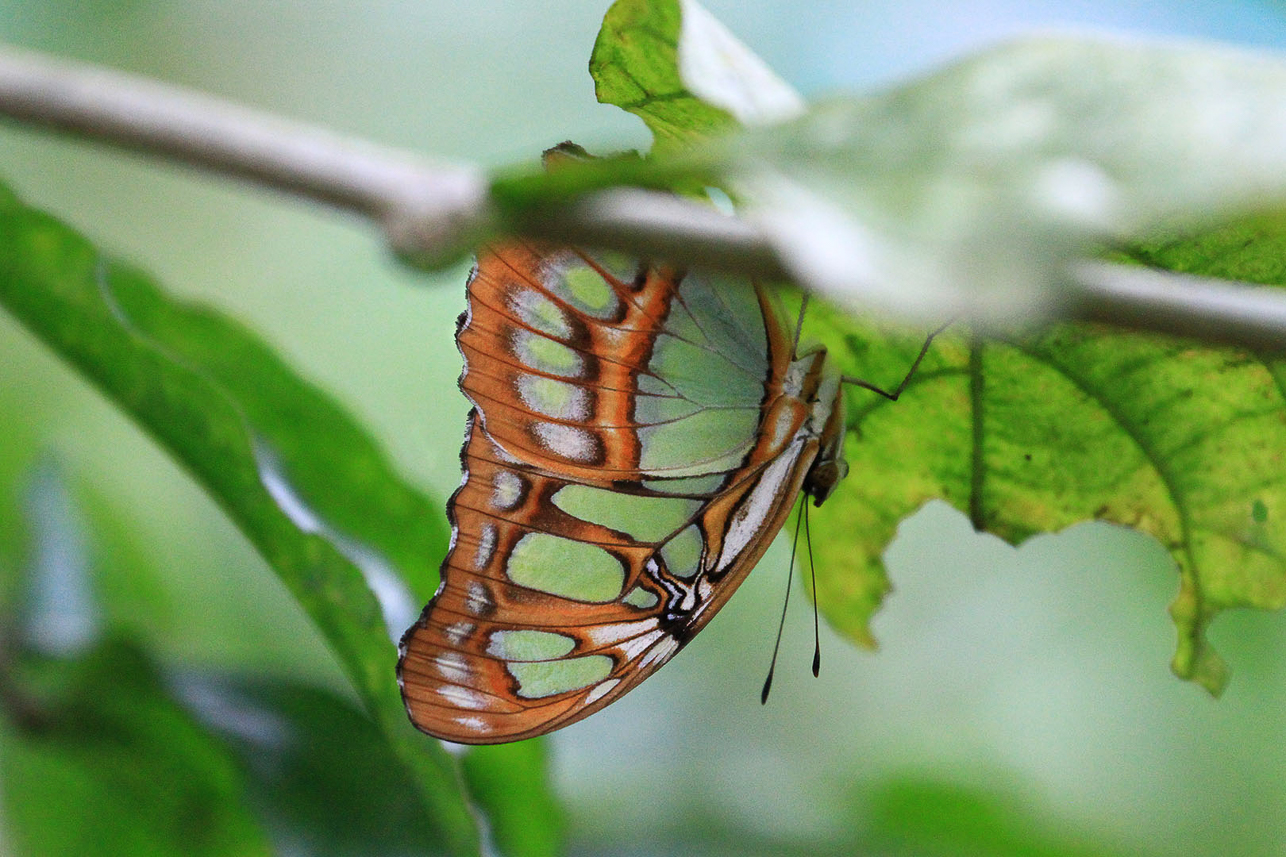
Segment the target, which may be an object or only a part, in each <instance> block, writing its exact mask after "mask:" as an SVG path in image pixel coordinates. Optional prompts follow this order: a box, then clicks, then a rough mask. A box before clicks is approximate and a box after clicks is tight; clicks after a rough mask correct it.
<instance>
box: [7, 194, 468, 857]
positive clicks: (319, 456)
mask: <svg viewBox="0 0 1286 857" xmlns="http://www.w3.org/2000/svg"><path fill="white" fill-rule="evenodd" d="M0 304H3V305H4V306H5V307H6V308H7V309H8V310H9V311H10V312H11V313H13V314H14V316H16V317H17V318H18V319H19V321H21V322H22V323H23V324H24V325H25V326H26V327H27V328H28V329H29V330H31V331H32V333H34V334H35V335H36V336H37V337H38V338H40V339H41V340H43V341H44V342H45V343H46V344H47V345H48V346H49V347H50V348H52V349H53V350H54V351H56V352H57V353H59V354H60V355H62V356H63V358H64V359H66V360H67V361H68V362H69V363H71V364H72V365H73V366H74V367H75V368H77V369H78V370H79V371H80V372H82V373H83V374H84V375H85V376H86V377H87V378H89V379H90V380H91V381H92V382H93V383H95V384H96V385H97V386H98V387H99V388H100V389H101V390H102V391H103V392H104V393H105V394H106V395H107V396H108V397H109V398H110V399H112V400H113V401H114V402H115V403H116V404H117V405H118V406H120V407H121V408H122V409H123V410H124V411H125V412H126V413H128V414H130V416H132V417H133V418H134V419H135V421H137V422H138V424H139V425H140V426H141V427H143V428H144V429H145V430H146V431H148V432H149V433H150V434H152V436H153V437H154V438H155V439H156V440H157V442H158V443H160V444H161V445H162V446H163V447H164V448H165V449H167V450H168V451H169V452H170V453H171V454H172V455H173V456H174V457H175V458H176V459H177V460H178V461H180V462H181V463H182V464H183V465H184V466H185V467H186V468H187V469H188V470H189V472H190V473H191V474H192V476H193V478H195V479H196V480H197V481H198V482H199V483H200V484H201V485H202V486H204V487H205V489H206V490H207V491H208V492H209V493H210V494H211V495H212V496H213V497H214V498H215V499H216V500H217V501H218V502H219V504H220V505H221V506H222V507H223V508H224V510H225V511H226V512H227V514H228V515H229V517H230V518H231V519H232V520H233V521H234V522H235V523H236V524H237V525H238V526H239V527H240V528H241V530H242V531H243V532H244V533H245V534H246V536H247V537H248V538H249V539H250V540H251V542H252V543H253V544H254V545H255V546H256V547H257V548H258V550H259V551H260V553H261V554H262V555H263V556H264V557H265V559H267V560H268V562H269V564H270V565H271V566H272V568H273V569H274V571H276V572H277V574H278V575H279V576H280V578H281V580H282V582H283V583H284V584H285V585H286V586H287V588H288V589H289V590H290V591H291V592H292V593H293V594H294V595H295V597H296V598H297V599H298V600H299V603H300V604H301V605H302V606H303V607H304V609H305V611H306V612H307V613H308V614H309V615H310V616H311V617H312V619H313V621H314V622H315V623H316V624H317V626H318V628H319V629H320V630H321V632H322V634H323V635H324V636H325V637H326V639H327V640H328V641H329V643H330V644H331V646H332V647H333V649H334V650H335V652H336V654H337V655H338V657H339V659H340V662H341V663H342V664H343V666H344V667H345V669H346V671H347V673H348V675H349V678H350V680H351V681H352V683H353V686H354V688H355V689H356V691H357V693H358V695H359V696H360V697H361V699H362V701H363V703H364V704H365V706H366V707H367V710H368V711H369V712H370V713H371V715H372V716H373V717H374V718H375V719H376V721H377V722H378V723H379V724H380V725H381V727H382V728H383V729H384V730H385V732H386V734H387V736H388V738H389V740H390V741H391V742H392V744H393V746H394V747H395V748H396V749H397V752H398V754H399V757H400V758H401V759H402V761H403V763H404V764H406V765H407V766H408V768H409V769H410V770H411V771H413V773H414V778H415V782H416V784H417V786H418V788H419V789H420V792H421V796H422V798H423V800H424V805H425V808H426V811H427V812H428V813H429V815H430V817H431V818H432V819H433V820H434V822H435V824H436V825H437V827H438V830H439V833H440V836H441V837H442V838H443V841H444V842H445V843H446V847H447V849H448V850H449V851H450V852H451V853H456V854H469V853H476V852H477V849H478V844H477V830H476V826H475V823H474V821H473V817H472V815H471V813H470V810H469V808H468V807H467V805H466V803H465V800H464V798H463V796H462V794H461V791H460V788H459V783H458V777H457V772H456V766H455V763H454V762H453V760H451V759H450V758H449V757H448V756H447V754H446V753H445V752H444V751H443V750H442V749H441V747H440V746H439V745H438V744H436V742H433V741H430V740H429V739H427V738H425V737H424V736H422V735H419V734H418V733H416V732H415V731H414V729H413V727H411V726H410V724H409V722H408V721H407V718H406V715H405V711H404V709H403V706H402V702H401V699H400V695H399V693H398V691H397V687H396V684H395V682H394V681H393V675H394V666H395V663H396V652H395V650H394V647H393V646H392V644H391V642H390V639H389V634H390V629H389V628H388V627H387V626H386V624H385V620H384V618H383V616H382V615H381V605H380V603H379V602H378V601H377V599H376V597H375V596H374V595H373V594H372V589H371V586H372V585H374V586H378V587H380V588H381V589H382V590H383V592H384V593H385V604H386V608H387V609H388V610H389V611H390V612H391V613H397V612H401V613H402V614H403V616H407V615H411V614H413V612H414V609H415V607H418V600H419V599H416V601H412V600H411V599H410V597H409V596H407V595H406V594H405V590H404V586H405V584H403V583H401V581H404V580H407V579H416V580H422V581H423V580H425V578H426V576H428V580H427V581H426V582H425V583H422V584H421V585H420V586H418V587H417V589H418V590H419V594H420V596H421V598H422V597H423V593H425V592H427V591H428V590H430V589H431V588H432V586H431V584H432V576H431V572H430V568H431V565H430V563H431V562H432V561H433V560H434V559H436V557H437V556H440V555H441V553H442V552H443V551H444V550H445V538H444V528H443V525H442V523H441V521H442V517H441V515H440V513H439V511H438V510H437V509H436V508H435V507H433V506H432V505H431V504H429V503H428V502H427V501H426V500H425V499H424V498H423V497H421V496H420V495H419V494H418V493H417V492H415V491H414V490H412V489H410V488H408V487H407V486H405V485H404V484H403V483H402V482H401V481H400V480H399V479H398V478H397V476H396V475H395V474H394V473H393V472H392V470H391V468H390V467H389V466H388V464H387V463H386V462H385V460H384V458H383V456H382V454H381V453H380V452H379V451H378V450H377V448H376V447H375V446H374V444H373V443H372V442H371V441H370V440H369V439H368V438H366V436H365V435H364V434H363V433H362V432H361V430H360V429H359V428H357V427H356V425H355V424H354V423H353V422H352V420H351V419H350V418H349V417H348V416H347V415H346V414H344V413H343V411H342V410H340V409H339V408H338V406H336V405H335V404H334V403H333V402H332V401H331V400H330V399H329V398H327V397H326V396H325V395H324V394H323V393H322V392H320V391H319V390H317V389H316V388H314V387H312V386H311V385H309V384H308V383H307V382H305V381H303V380H301V379H299V378H298V377H297V376H295V375H294V374H293V373H292V372H291V371H290V370H289V369H288V367H286V366H285V365H284V364H283V363H281V361H280V360H279V359H278V358H277V357H276V356H275V355H273V354H272V352H271V351H270V350H269V349H268V348H267V347H266V346H264V345H263V344H262V343H260V342H259V341H258V340H257V339H256V338H255V337H254V336H253V335H252V334H250V333H249V332H248V331H246V330H245V329H244V328H242V327H240V326H239V325H237V324H235V323H234V322H232V321H230V320H228V319H226V318H223V317H221V316H220V315H218V314H217V313H214V312H213V311H210V310H207V309H203V308H197V307H192V306H187V305H184V304H181V303H179V302H176V301H173V300H170V299H168V298H167V297H166V296H164V295H163V294H162V293H161V292H160V291H159V289H157V287H156V286H155V285H153V284H152V283H151V282H150V281H149V280H148V279H147V278H146V277H145V276H144V275H143V274H141V273H139V272H137V271H135V270H132V269H129V268H126V267H124V266H121V265H119V264H117V263H115V262H112V261H110V260H108V259H105V258H104V257H103V256H102V255H100V254H99V253H98V251H97V250H95V249H94V248H93V247H92V246H91V245H90V244H89V243H88V242H87V241H85V239H83V238H81V237H80V236H79V235H77V234H76V233H74V232H73V231H72V230H70V229H69V228H67V227H66V226H64V225H63V224H61V223H59V222H57V221H56V220H54V219H53V218H51V217H49V216H47V215H45V214H43V213H41V212H38V211H34V210H32V209H29V208H26V207H24V206H22V205H21V204H20V203H18V202H17V201H16V199H15V198H14V197H13V196H12V195H11V194H9V193H8V192H5V193H4V194H3V196H2V197H0ZM368 581H369V583H368ZM399 621H400V619H399ZM400 630H401V627H398V628H396V631H400Z"/></svg>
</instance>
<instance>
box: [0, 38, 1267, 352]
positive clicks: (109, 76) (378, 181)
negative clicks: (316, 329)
mask: <svg viewBox="0 0 1286 857" xmlns="http://www.w3.org/2000/svg"><path fill="white" fill-rule="evenodd" d="M0 115H4V116H8V117H10V118H13V119H18V120H21V121H24V122H28V123H32V124H37V125H42V126H45V127H48V128H53V129H56V130H60V131H64V132H68V133H71V134H74V135H77V136H80V137H84V138H86V139H90V140H94V141H97V142H106V143H111V144H114V145H117V146H120V147H122V148H125V149H129V150H132V151H136V152H139V153H142V154H144V155H148V156H152V157H156V156H160V157H164V158H168V159H170V160H172V161H175V162H178V163H181V164H185V165H188V166H194V167H198V168H202V169H205V170H209V171H212V172H214V173H216V174H219V175H231V176H236V177H239V178H242V179H245V180H248V181H250V182H253V183H255V184H258V185H262V186H265V187H268V188H273V189H276V190H279V191H284V192H287V193H290V194H294V195H298V196H301V197H304V198H307V199H311V200H314V201H317V202H322V203H325V204H328V205H334V206H338V207H340V208H343V209H347V210H350V211H353V212H356V213H358V214H360V215H362V216H364V217H367V218H369V219H371V220H373V221H374V222H376V223H377V224H378V225H379V227H380V228H381V229H382V230H383V231H384V233H385V235H386V237H387V239H388V241H389V244H390V246H391V247H392V248H393V249H394V250H395V251H396V252H398V253H399V254H402V255H405V256H408V257H411V258H416V259H421V260H433V259H439V258H443V257H444V256H445V255H447V254H449V253H450V252H451V251H452V250H454V249H456V248H458V247H460V246H461V245H462V243H464V242H467V241H468V240H469V238H470V237H471V236H473V237H476V236H482V235H485V234H486V233H487V231H488V230H489V229H490V228H491V227H492V224H493V222H494V217H493V212H492V210H491V205H490V202H489V199H488V194H487V190H488V186H487V180H486V177H485V175H484V174H483V172H482V170H481V169H479V168H478V167H476V166H471V165H459V164H447V163H435V162H432V161H429V160H427V159H424V158H420V157H417V156H415V155H411V154H408V153H405V152H400V151H396V150H392V149H385V148H380V147H377V146H374V145H372V144H369V143H366V142H362V141H356V140H352V139H349V138H345V137H342V136H339V135H336V134H333V133H330V132H328V131H325V130H323V129H319V128H315V127H311V126H307V125H303V124H299V123H292V122H287V121H284V120H282V119H280V118H278V117H274V116H269V115H266V114H263V113H258V112H255V111H252V110H249V109H247V108H244V107H240V106H237V105H233V104H230V103H228V102H225V101H221V100H218V99H215V98H212V97H210V96H207V95H202V94H199V93H195V92H191V91H187V90H183V89H180V88H177V87H173V86H167V85H164V84H160V83H157V82H155V81H150V80H146V79H143V78H139V77H136V76H133V75H129V74H124V73H121V72H116V71H110V70H107V69H103V68H97V67H93V66H86V65H81V64H77V63H71V62H67V61H63V60H55V59H52V58H49V57H45V56H41V55H38V54H33V53H29V52H26V51H20V50H17V49H14V48H11V47H3V48H0ZM510 226H511V227H512V228H513V229H514V230H516V231H518V232H520V233H521V234H523V235H527V236H530V237H535V238H544V239H551V240H555V241H562V242H567V243H575V244H584V245H589V246H597V247H607V248H612V249H619V250H624V251H627V252H632V253H635V254H638V255H643V256H649V257H655V258H666V259H669V260H672V261H674V262H679V263H686V264H693V265H702V266H706V267H713V268H719V269H722V270H727V271H731V272H734V273H741V274H747V275H750V276H756V277H764V278H771V279H783V280H784V279H789V275H788V274H787V272H786V270H785V268H784V266H783V265H782V263H781V261H780V259H779V257H778V256H777V254H776V252H775V251H774V250H773V248H772V246H771V245H770V243H769V242H768V241H767V240H766V239H765V237H764V236H763V235H762V234H761V233H760V232H759V231H758V230H756V229H755V228H754V227H753V226H751V225H750V224H748V223H746V222H745V221H742V220H739V219H737V218H734V217H728V216H726V215H722V214H720V213H718V212H716V211H714V210H712V209H710V208H708V207H706V206H701V205H696V204H693V203H689V202H686V201H684V200H682V199H677V198H675V197H671V196H667V195H665V194H659V193H651V192H646V191H640V190H631V189H620V190H609V191H603V192H600V193H597V194H594V195H592V196H590V197H588V198H586V199H583V200H580V201H578V202H576V203H572V204H569V205H567V206H564V207H561V208H558V209H554V210H546V211H541V212H540V215H539V216H538V217H532V218H530V219H528V220H526V221H523V222H518V223H513V224H510ZM1069 289H1070V290H1071V295H1070V296H1071V298H1072V300H1071V301H1070V302H1069V303H1068V310H1069V311H1070V313H1071V315H1072V317H1074V318H1079V319H1085V320H1093V321H1101V322H1107V323H1110V324H1116V325H1120V326H1122V327H1127V328H1133V329H1142V330H1149V331H1156V332H1161V333H1170V334H1177V335H1182V336H1194V337H1198V338H1201V339H1204V340H1208V341H1214V342H1223V343H1230V344H1236V345H1242V346H1245V347H1249V348H1254V349H1258V350H1265V349H1267V350H1286V349H1284V348H1283V346H1286V297H1284V296H1283V293H1282V292H1281V291H1279V290H1277V289H1270V288H1263V287H1255V286H1249V285H1245V284H1238V283H1229V282H1225V281H1218V280H1210V279H1205V278H1199V277H1191V276H1184V275H1178V274H1172V273H1166V272H1162V271H1152V270H1148V269H1143V268H1135V267H1130V266H1122V265H1110V264H1106V263H1084V264H1080V265H1077V266H1076V267H1074V268H1073V269H1072V270H1071V271H1069Z"/></svg>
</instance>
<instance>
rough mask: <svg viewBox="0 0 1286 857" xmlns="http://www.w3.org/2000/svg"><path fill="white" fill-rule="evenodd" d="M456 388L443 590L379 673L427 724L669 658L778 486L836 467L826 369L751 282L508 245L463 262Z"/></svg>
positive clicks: (779, 496)
mask: <svg viewBox="0 0 1286 857" xmlns="http://www.w3.org/2000/svg"><path fill="white" fill-rule="evenodd" d="M457 341H458V343H459V346H460V351H461V353H462V354H463V355H464V372H463V373H462V374H461V376H460V387H461V389H462V390H463V391H464V393H465V395H466V396H467V397H468V398H469V400H470V401H471V402H472V403H473V410H472V412H471V413H470V416H469V419H468V424H467V428H466V432H465V445H464V450H463V452H462V454H461V461H462V465H463V469H464V479H463V481H462V483H461V485H460V488H459V489H458V490H457V491H456V492H455V494H454V495H453V496H452V497H451V500H450V502H449V503H448V505H447V514H448V516H449V517H450V519H451V523H452V539H451V548H450V551H449V552H448V554H447V556H446V559H445V560H444V562H443V564H442V583H441V585H440V587H439V588H438V591H437V594H436V595H435V596H434V597H433V600H432V601H430V602H429V605H428V606H427V607H426V608H425V609H424V613H423V614H422V615H421V616H420V619H419V621H418V622H416V624H415V625H414V626H413V627H412V628H411V629H410V630H409V631H407V633H406V635H405V636H404V637H403V638H402V644H401V648H400V659H399V662H398V677H399V682H400V684H401V687H402V695H403V698H404V700H405V701H406V707H407V710H408V712H409V713H410V716H411V720H412V721H413V722H414V723H415V725H416V726H418V727H419V728H420V729H421V730H423V731H425V732H427V733H429V734H430V735H434V736H437V737H439V738H444V739H446V740H449V741H456V742H461V743H468V744H490V743H500V742H504V741H514V740H518V739H520V738H529V737H532V736H535V735H541V734H543V733H545V732H549V731H551V730H553V729H557V728H559V727H562V726H566V725H567V724H569V723H573V722H575V721H577V720H579V719H581V718H582V717H585V716H586V715H588V714H591V713H593V712H594V711H597V710H598V709H600V708H602V707H603V706H605V705H608V704H609V703H611V702H612V701H613V700H615V699H617V698H619V697H620V696H621V695H623V694H624V693H625V692H626V691H628V690H630V689H631V688H633V687H635V686H636V685H637V684H638V683H639V682H641V681H643V679H645V678H647V677H648V676H649V675H651V674H652V673H653V672H654V671H656V669H657V668H658V667H660V666H661V665H662V664H664V663H665V662H666V661H668V660H669V659H670V658H671V657H673V656H674V654H675V653H676V652H677V651H679V649H681V648H682V647H683V645H684V644H685V643H687V642H688V640H690V639H692V637H693V636H694V635H695V634H696V633H697V632H698V631H700V630H701V629H702V628H703V627H704V626H705V624H706V623H707V622H709V621H710V619H711V618H712V617H713V616H714V614H715V613H716V612H717V611H718V609H719V608H720V607H721V606H722V605H723V604H724V602H726V601H727V600H728V598H729V597H730V596H731V595H732V593H733V591H734V590H735V589H736V588H737V586H738V584H740V583H741V581H742V580H743V579H744V578H745V576H746V575H747V574H748V573H749V572H750V569H751V568H753V567H754V565H755V563H756V562H757V561H758V560H759V558H760V557H761V556H762V555H763V553H764V551H765V550H766V549H767V547H768V544H769V543H770V542H771V541H772V539H773V537H774V536H775V535H776V534H777V531H778V530H779V529H781V526H782V524H783V523H784V521H785V519H786V516H787V515H788V514H789V512H790V510H791V508H792V507H793V506H794V504H795V501H796V499H797V497H798V496H799V493H800V492H801V490H802V491H803V492H804V493H805V494H807V495H809V496H811V497H813V498H814V500H815V501H816V502H818V503H820V502H821V501H822V500H824V499H825V498H826V497H827V496H828V495H829V494H830V492H831V491H832V490H833V489H834V487H835V485H836V483H838V482H839V480H840V479H841V478H843V476H844V474H845V473H846V471H847V465H846V464H845V463H844V460H843V457H842V446H843V435H844V412H843V397H842V394H841V392H840V381H841V379H840V375H839V374H838V372H837V371H836V370H835V369H834V368H833V366H832V364H831V363H830V362H829V361H828V360H827V359H826V353H825V351H824V350H820V349H819V350H815V351H812V352H810V353H808V354H805V355H802V356H800V355H796V354H795V336H794V329H793V325H792V324H791V323H790V322H788V321H787V319H786V318H785V317H784V314H783V313H782V311H781V309H780V308H779V306H778V304H777V300H776V297H775V295H774V294H773V292H772V291H771V290H769V289H767V288H764V287H761V286H757V285H752V284H750V283H748V282H745V281H739V280H734V279H727V278H720V277H718V276H714V275H708V274H703V273H697V272H691V273H685V272H683V271H680V270H676V269H674V268H667V267H664V266H649V265H638V264H635V263H630V262H626V261H623V260H622V259H620V258H617V257H614V256H610V255H607V254H598V255H591V254H588V253H584V252H580V251H577V250H571V249H561V248H549V247H543V246H538V245H533V244H526V243H518V242H515V243H509V244H505V245H503V246H498V247H493V248H491V249H489V250H488V251H487V252H486V253H484V254H483V255H482V257H481V258H480V260H479V262H478V265H477V267H476V268H475V269H474V272H473V274H472V275H471V277H470V279H469V285H468V308H467V310H466V311H465V313H464V315H462V316H461V319H460V323H459V328H458V333H457Z"/></svg>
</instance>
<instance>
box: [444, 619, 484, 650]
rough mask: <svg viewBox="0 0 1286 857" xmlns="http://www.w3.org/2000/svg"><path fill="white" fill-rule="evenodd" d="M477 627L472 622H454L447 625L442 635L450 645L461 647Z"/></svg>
mask: <svg viewBox="0 0 1286 857" xmlns="http://www.w3.org/2000/svg"><path fill="white" fill-rule="evenodd" d="M477 627H478V626H477V625H475V624H473V623H472V622H455V623H453V624H451V625H448V626H447V627H446V630H444V631H443V632H442V633H444V634H446V638H447V639H448V640H450V641H451V645H453V646H462V645H464V641H465V640H467V639H469V635H470V634H472V633H473V631H474V629H475V628H477Z"/></svg>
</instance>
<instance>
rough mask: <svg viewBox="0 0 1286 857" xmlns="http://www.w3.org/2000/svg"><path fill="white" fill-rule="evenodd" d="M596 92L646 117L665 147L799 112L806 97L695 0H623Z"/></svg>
mask: <svg viewBox="0 0 1286 857" xmlns="http://www.w3.org/2000/svg"><path fill="white" fill-rule="evenodd" d="M589 72H590V74H591V75H592V76H593V78H594V92H595V94H596V95H597V96H598V100H599V101H600V102H602V103H604V104H615V105H616V106H617V107H620V108H621V109H623V110H628V111H629V112H631V113H633V114H635V115H636V116H638V117H639V118H641V119H642V120H643V121H644V122H645V123H646V124H647V126H648V128H649V129H650V130H651V131H652V134H653V136H654V138H655V141H656V142H655V147H654V150H655V151H657V152H673V151H683V150H685V149H687V148H689V147H690V146H691V145H692V144H693V143H696V142H699V141H701V140H703V139H706V138H708V137H712V136H718V135H720V134H724V133H727V132H730V131H734V130H736V129H737V128H738V127H740V126H741V125H756V124H761V123H764V122H772V121H777V120H780V119H784V118H786V117H789V116H794V115H796V114H797V113H799V111H800V110H801V109H802V107H803V102H802V101H801V100H800V98H799V96H798V95H797V94H796V93H795V91H794V90H793V89H791V88H790V86H789V85H787V84H786V83H785V82H783V81H782V80H781V79H780V78H778V77H777V76H776V75H775V74H774V73H773V72H772V70H771V69H769V68H768V66H767V65H765V64H764V62H763V61H762V60H761V59H759V57H757V56H755V55H754V54H753V53H751V51H750V50H749V49H748V48H747V47H746V46H745V45H743V44H742V43H741V42H739V41H738V40H737V39H736V37H735V36H733V35H732V34H731V33H730V32H728V30H727V29H726V28H725V27H724V26H723V25H722V24H721V23H719V21H717V20H716V19H715V18H714V16H712V15H711V14H710V13H709V12H707V11H706V10H705V9H704V8H703V7H701V6H700V5H699V4H697V3H696V2H693V0H682V2H680V0H617V2H616V3H613V4H612V7H611V8H610V9H608V11H607V15H606V16H605V17H604V18H603V26H602V29H600V30H599V33H598V39H597V40H596V41H595V42H594V53H593V55H592V56H591V58H590V61H589Z"/></svg>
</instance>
